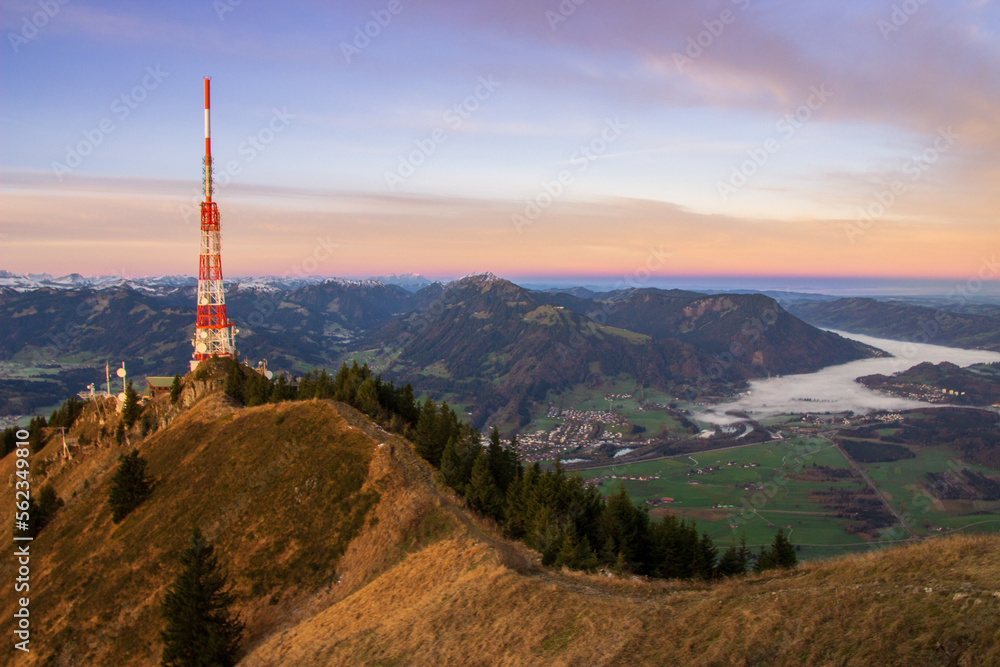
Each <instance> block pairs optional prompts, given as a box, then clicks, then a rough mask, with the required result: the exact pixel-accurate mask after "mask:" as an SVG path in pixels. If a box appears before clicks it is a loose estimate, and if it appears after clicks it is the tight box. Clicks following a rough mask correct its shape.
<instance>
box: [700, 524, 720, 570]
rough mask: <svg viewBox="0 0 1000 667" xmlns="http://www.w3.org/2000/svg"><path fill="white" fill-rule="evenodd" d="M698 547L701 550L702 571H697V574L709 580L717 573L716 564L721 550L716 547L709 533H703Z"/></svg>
mask: <svg viewBox="0 0 1000 667" xmlns="http://www.w3.org/2000/svg"><path fill="white" fill-rule="evenodd" d="M698 547H699V549H700V550H701V558H700V559H699V560H700V564H701V571H700V572H697V573H696V576H698V577H700V578H702V579H705V580H706V581H707V580H709V579H711V578H712V577H713V576H714V575H715V566H716V560H717V557H718V553H719V551H718V549H716V548H715V542H713V541H712V538H711V537H709V536H708V533H702V534H701V540H700V541H699V542H698Z"/></svg>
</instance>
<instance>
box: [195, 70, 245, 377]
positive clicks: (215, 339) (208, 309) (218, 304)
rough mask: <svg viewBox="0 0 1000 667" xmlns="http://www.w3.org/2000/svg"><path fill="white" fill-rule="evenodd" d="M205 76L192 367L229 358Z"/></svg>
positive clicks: (230, 345)
mask: <svg viewBox="0 0 1000 667" xmlns="http://www.w3.org/2000/svg"><path fill="white" fill-rule="evenodd" d="M210 108H211V107H210V96H209V79H208V78H207V77H206V78H205V159H204V166H205V172H204V185H205V201H203V202H202V203H201V254H200V255H199V258H198V311H197V320H196V323H195V334H194V341H193V342H192V344H193V345H194V355H193V359H194V361H193V362H192V366H194V365H195V364H197V362H200V361H203V360H205V359H208V358H210V357H233V356H235V354H236V351H235V348H234V346H233V334H234V333H235V331H234V329H233V323H232V322H230V321H229V318H228V317H227V316H226V297H225V289H224V288H223V283H222V226H221V222H220V217H219V207H218V205H216V203H215V202H213V201H212V189H213V188H212V138H211V121H210V114H209V109H210Z"/></svg>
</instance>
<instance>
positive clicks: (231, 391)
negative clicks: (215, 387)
mask: <svg viewBox="0 0 1000 667" xmlns="http://www.w3.org/2000/svg"><path fill="white" fill-rule="evenodd" d="M222 391H223V392H224V393H225V394H226V396H229V397H230V398H232V399H233V400H235V401H239V402H240V403H244V404H245V403H246V400H245V398H246V397H245V388H244V386H243V373H241V372H240V365H239V364H237V363H235V362H232V363H230V364H229V371H228V372H227V373H226V381H225V383H224V384H223V385H222Z"/></svg>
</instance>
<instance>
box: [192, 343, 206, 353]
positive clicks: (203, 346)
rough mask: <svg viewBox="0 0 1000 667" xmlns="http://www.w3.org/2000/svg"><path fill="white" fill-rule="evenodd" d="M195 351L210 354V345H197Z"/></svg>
mask: <svg viewBox="0 0 1000 667" xmlns="http://www.w3.org/2000/svg"><path fill="white" fill-rule="evenodd" d="M195 349H196V350H198V351H199V352H201V353H202V354H204V353H205V352H208V345H206V344H205V343H198V344H197V345H195Z"/></svg>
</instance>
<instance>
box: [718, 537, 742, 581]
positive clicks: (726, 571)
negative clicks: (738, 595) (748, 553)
mask: <svg viewBox="0 0 1000 667" xmlns="http://www.w3.org/2000/svg"><path fill="white" fill-rule="evenodd" d="M717 571H718V573H719V576H720V577H732V576H734V575H737V574H743V572H744V570H743V562H742V560H741V558H740V552H739V549H737V547H736V544H730V545H729V547H728V548H727V549H726V550H725V551H724V552H723V553H722V557H721V558H719V566H718V568H717Z"/></svg>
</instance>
